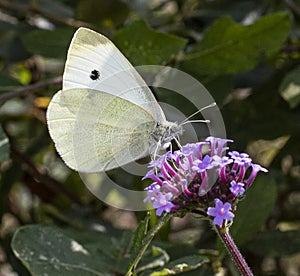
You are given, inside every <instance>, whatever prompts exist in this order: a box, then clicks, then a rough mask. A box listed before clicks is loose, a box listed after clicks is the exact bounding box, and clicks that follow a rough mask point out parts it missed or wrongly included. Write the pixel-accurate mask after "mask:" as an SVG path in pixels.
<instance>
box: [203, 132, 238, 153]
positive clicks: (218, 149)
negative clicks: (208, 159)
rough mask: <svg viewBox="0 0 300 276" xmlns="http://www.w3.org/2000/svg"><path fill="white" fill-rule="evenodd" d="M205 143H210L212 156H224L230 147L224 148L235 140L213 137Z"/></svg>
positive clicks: (208, 138)
mask: <svg viewBox="0 0 300 276" xmlns="http://www.w3.org/2000/svg"><path fill="white" fill-rule="evenodd" d="M205 141H207V142H210V156H214V155H218V156H222V153H223V152H224V151H225V150H227V149H228V147H224V146H225V144H226V143H228V142H233V140H229V139H222V138H217V137H212V136H210V137H207V138H206V139H205Z"/></svg>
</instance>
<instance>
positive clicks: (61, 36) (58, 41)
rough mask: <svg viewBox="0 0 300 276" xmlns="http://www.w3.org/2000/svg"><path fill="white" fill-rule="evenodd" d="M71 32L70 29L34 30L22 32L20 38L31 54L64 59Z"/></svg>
mask: <svg viewBox="0 0 300 276" xmlns="http://www.w3.org/2000/svg"><path fill="white" fill-rule="evenodd" d="M73 33H74V31H73V30H70V29H57V30H55V31H47V30H36V31H32V32H29V33H26V34H24V35H23V36H22V37H21V38H22V42H23V44H24V46H25V47H26V49H27V50H28V51H30V52H31V53H33V54H36V55H41V56H44V57H49V58H61V59H65V58H66V55H67V50H68V45H69V44H70V41H71V38H72V36H73Z"/></svg>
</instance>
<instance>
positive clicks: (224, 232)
mask: <svg viewBox="0 0 300 276" xmlns="http://www.w3.org/2000/svg"><path fill="white" fill-rule="evenodd" d="M215 229H216V231H217V233H218V235H219V237H220V238H221V240H222V241H223V243H224V245H225V247H226V249H227V250H228V252H229V254H230V256H231V257H232V259H233V261H234V262H235V264H236V265H237V267H238V269H239V270H240V272H241V274H242V275H244V276H253V273H252V271H251V269H250V267H249V266H248V264H247V263H246V261H245V259H244V257H243V256H242V254H241V252H240V251H239V249H238V248H237V246H236V244H235V243H234V241H233V239H232V237H231V236H230V234H229V231H228V228H221V227H218V226H217V225H216V226H215Z"/></svg>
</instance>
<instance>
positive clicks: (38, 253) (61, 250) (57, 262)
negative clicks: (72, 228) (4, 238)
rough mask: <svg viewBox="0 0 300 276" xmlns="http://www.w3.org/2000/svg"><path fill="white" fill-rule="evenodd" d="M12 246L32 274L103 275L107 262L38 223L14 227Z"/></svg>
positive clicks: (52, 229) (79, 244) (75, 242)
mask: <svg viewBox="0 0 300 276" xmlns="http://www.w3.org/2000/svg"><path fill="white" fill-rule="evenodd" d="M12 249H13V252H14V253H15V255H16V256H17V257H18V258H19V259H20V260H21V261H22V263H23V264H24V265H25V266H26V268H27V269H28V270H29V271H30V273H31V274H32V275H37V276H39V275H70V276H71V275H99V276H100V275H105V274H108V271H107V269H108V264H107V263H106V262H105V261H104V260H101V258H100V256H101V255H100V254H98V255H97V256H93V255H92V254H91V253H92V252H91V251H90V250H89V249H88V248H85V246H84V245H82V244H81V243H79V242H77V241H76V240H74V239H72V238H70V237H68V236H66V235H65V234H63V233H62V232H60V231H58V230H56V229H54V228H51V227H43V226H38V225H30V226H24V227H21V228H19V229H18V230H17V232H16V233H15V235H14V237H13V240H12Z"/></svg>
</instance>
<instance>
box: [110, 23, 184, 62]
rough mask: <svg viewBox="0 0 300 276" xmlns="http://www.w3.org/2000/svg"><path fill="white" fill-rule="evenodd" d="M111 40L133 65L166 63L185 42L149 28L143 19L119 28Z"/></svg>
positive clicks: (181, 48) (182, 47)
mask: <svg viewBox="0 0 300 276" xmlns="http://www.w3.org/2000/svg"><path fill="white" fill-rule="evenodd" d="M113 41H114V43H115V44H116V46H117V47H118V48H119V49H120V50H121V51H122V52H123V53H124V54H125V55H126V57H127V58H128V59H129V60H130V62H131V63H133V64H134V65H146V64H153V65H164V64H167V63H168V62H169V61H170V60H171V59H172V58H173V57H174V56H175V55H177V54H178V52H180V51H182V50H183V49H184V47H185V44H186V40H185V39H183V38H180V37H177V36H174V35H170V34H166V33H161V32H157V31H155V30H153V29H150V28H149V27H148V26H147V25H146V23H145V22H144V21H135V22H134V23H132V24H131V25H130V26H128V27H125V28H123V29H121V30H120V31H118V32H117V33H116V35H115V36H114V38H113Z"/></svg>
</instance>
